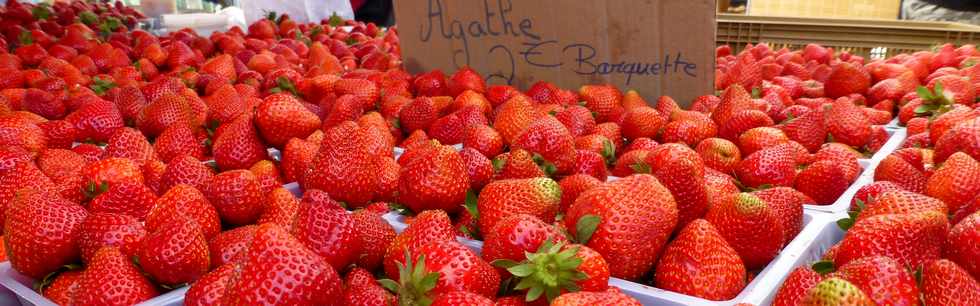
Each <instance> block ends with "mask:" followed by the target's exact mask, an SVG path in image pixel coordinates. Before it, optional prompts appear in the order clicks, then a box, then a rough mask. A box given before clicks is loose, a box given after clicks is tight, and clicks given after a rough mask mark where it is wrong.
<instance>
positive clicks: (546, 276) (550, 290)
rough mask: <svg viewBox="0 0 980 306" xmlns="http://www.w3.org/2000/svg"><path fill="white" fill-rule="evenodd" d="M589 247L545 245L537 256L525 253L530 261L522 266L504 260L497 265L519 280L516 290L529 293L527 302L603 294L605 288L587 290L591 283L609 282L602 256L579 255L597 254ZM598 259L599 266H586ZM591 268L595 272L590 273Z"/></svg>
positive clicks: (536, 253)
mask: <svg viewBox="0 0 980 306" xmlns="http://www.w3.org/2000/svg"><path fill="white" fill-rule="evenodd" d="M582 249H588V247H586V246H583V245H578V244H570V245H566V244H565V243H557V244H553V243H552V242H551V241H545V242H544V243H543V244H541V247H540V248H538V251H537V252H535V253H526V256H527V259H525V260H523V261H521V262H515V261H511V260H506V259H501V260H497V261H495V262H494V265H496V266H498V267H503V268H506V269H507V271H508V272H510V273H511V274H512V275H514V277H515V278H516V279H517V280H518V281H517V285H516V287H515V288H514V289H516V290H527V294H526V295H525V301H528V302H531V301H536V300H538V299H539V298H541V297H542V295H543V296H545V297H546V298H547V299H548V301H549V302H550V301H552V300H554V299H555V298H557V297H558V296H559V295H560V294H562V293H564V292H577V291H583V290H585V291H601V290H604V289H605V287H601V286H600V287H597V288H585V287H583V286H582V284H583V283H586V282H588V281H589V280H590V279H593V278H594V279H599V280H601V279H605V280H608V279H609V270H608V266H606V265H605V260H602V257H601V256H594V257H592V258H583V257H582V256H581V255H579V254H580V253H585V254H595V255H598V253H596V252H595V251H592V250H591V249H588V250H585V252H582ZM590 259H593V260H595V259H597V260H598V261H599V262H600V263H599V264H598V265H587V263H586V261H587V260H590ZM588 268H592V269H591V270H590V269H588Z"/></svg>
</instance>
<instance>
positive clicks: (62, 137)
mask: <svg viewBox="0 0 980 306" xmlns="http://www.w3.org/2000/svg"><path fill="white" fill-rule="evenodd" d="M37 126H38V127H40V128H41V130H44V136H45V137H46V138H47V139H48V148H58V149H69V148H71V145H72V143H73V142H75V138H77V137H78V130H76V129H75V125H73V124H71V123H70V122H68V121H65V120H51V121H47V122H42V123H40V124H38V125H37Z"/></svg>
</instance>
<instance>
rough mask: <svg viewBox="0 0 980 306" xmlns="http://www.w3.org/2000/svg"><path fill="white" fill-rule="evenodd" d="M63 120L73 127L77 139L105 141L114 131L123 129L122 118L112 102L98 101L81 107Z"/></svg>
mask: <svg viewBox="0 0 980 306" xmlns="http://www.w3.org/2000/svg"><path fill="white" fill-rule="evenodd" d="M65 120H66V121H68V122H71V123H72V124H73V125H75V129H77V130H78V139H86V138H91V139H92V140H95V141H107V140H108V139H109V136H110V135H112V132H114V131H115V130H116V129H118V128H121V127H123V125H124V124H123V117H122V115H121V114H120V113H119V110H118V109H117V108H116V106H115V105H113V104H112V102H109V101H104V100H99V101H95V102H92V103H89V104H85V105H83V106H82V107H81V108H79V109H78V110H76V111H74V112H72V113H71V114H68V116H67V117H65Z"/></svg>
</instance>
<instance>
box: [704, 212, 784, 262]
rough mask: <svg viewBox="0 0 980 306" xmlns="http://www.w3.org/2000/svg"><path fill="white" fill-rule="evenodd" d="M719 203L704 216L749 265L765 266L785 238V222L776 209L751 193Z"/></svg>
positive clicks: (773, 256)
mask: <svg viewBox="0 0 980 306" xmlns="http://www.w3.org/2000/svg"><path fill="white" fill-rule="evenodd" d="M716 204H717V205H714V206H712V207H711V208H710V209H709V210H708V214H707V215H706V216H705V219H706V220H708V222H711V224H712V225H714V226H715V227H716V228H717V229H718V232H719V233H721V235H722V236H724V237H725V240H726V241H728V244H729V245H731V246H732V248H734V249H735V250H736V251H737V252H738V254H739V255H740V256H741V257H742V261H744V262H745V267H746V268H748V269H756V268H761V267H764V266H766V265H767V264H768V263H769V261H770V260H772V259H773V258H775V257H776V254H777V253H779V250H780V249H782V247H783V244H784V243H785V241H783V235H784V233H783V228H782V221H781V220H778V219H777V218H778V217H779V216H778V215H777V214H776V213H775V210H774V209H773V208H771V207H769V205H768V204H767V203H766V202H765V201H763V200H762V199H760V198H759V197H757V196H754V195H752V194H748V193H740V194H737V195H732V196H728V197H725V198H724V199H722V200H721V201H719V202H718V203H716Z"/></svg>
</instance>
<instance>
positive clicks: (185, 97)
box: [0, 1, 980, 305]
mask: <svg viewBox="0 0 980 306" xmlns="http://www.w3.org/2000/svg"><path fill="white" fill-rule="evenodd" d="M86 8H87V9H88V10H86ZM22 10H27V11H29V12H32V14H30V16H27V15H24V14H23V13H22V12H21V11H22ZM42 11H48V12H50V13H53V15H57V16H59V17H58V18H57V21H53V20H50V19H48V17H44V16H46V15H44V13H42ZM89 11H92V12H91V13H90V14H85V13H88V12H89ZM130 11H131V10H130V9H128V8H125V7H123V6H121V5H118V4H117V5H116V6H105V5H94V4H87V3H84V2H82V1H74V2H71V3H64V4H61V3H59V4H56V5H53V6H50V7H47V6H33V5H28V4H20V3H17V2H16V1H8V3H7V6H6V8H5V9H3V11H2V12H0V16H2V18H0V23H5V22H12V23H15V25H14V26H16V27H20V28H16V30H11V28H12V27H14V26H11V27H4V30H3V31H2V33H3V37H4V38H5V41H6V42H8V46H9V47H8V48H2V50H10V51H9V52H6V53H0V225H2V227H3V238H4V239H3V240H4V244H3V246H5V247H6V250H7V251H6V254H8V255H9V261H10V265H11V267H13V268H14V269H15V270H16V271H17V272H19V273H21V274H23V275H26V276H28V277H31V278H33V279H36V280H38V284H37V288H39V290H40V292H41V293H42V294H43V295H44V296H45V297H47V298H49V299H51V300H52V301H53V302H55V303H57V304H59V305H72V304H74V305H91V304H99V305H103V304H104V305H128V304H134V303H137V302H140V301H145V300H148V299H151V298H153V297H155V296H157V295H159V294H161V293H165V292H167V291H170V290H172V289H174V288H177V287H181V286H189V287H190V288H189V290H187V292H186V295H185V299H184V303H185V304H186V305H216V304H221V305H259V304H262V305H321V304H323V305H383V304H394V303H396V302H397V303H402V304H411V305H414V304H422V305H494V304H495V303H496V305H525V304H534V305H540V304H547V303H551V304H552V305H594V304H597V303H605V304H614V305H639V302H638V301H636V300H635V299H633V298H632V297H630V296H628V295H626V294H625V293H623V292H620V291H619V289H617V288H615V287H610V286H609V279H610V278H621V279H625V280H628V281H635V282H641V283H647V284H652V285H654V286H657V287H659V288H663V289H666V290H670V291H674V292H678V293H682V294H687V295H691V296H696V297H700V298H704V299H710V300H729V299H732V298H734V297H735V296H736V295H738V294H739V293H740V292H741V291H742V290H743V289H744V288H745V286H746V285H747V284H748V283H749V282H751V280H752V278H753V277H754V275H755V273H757V272H758V271H760V270H761V269H763V268H765V267H766V266H767V265H768V264H769V263H770V262H771V261H772V260H773V259H774V258H775V257H776V256H777V255H778V254H779V252H780V251H781V250H782V248H783V247H784V246H785V245H787V244H789V242H790V241H792V240H793V239H794V238H795V237H796V236H797V234H798V233H799V232H800V230H801V228H802V225H803V205H804V204H814V205H829V204H833V203H834V202H836V201H837V200H838V198H839V197H840V196H841V195H842V194H843V193H844V191H845V189H847V188H848V187H849V186H850V185H851V184H852V183H853V182H855V181H856V180H857V179H858V177H859V176H860V175H861V173H862V171H863V169H862V167H861V165H860V164H859V162H858V160H859V159H864V158H866V157H867V156H869V155H871V154H873V153H874V152H876V151H878V150H879V149H880V148H882V146H883V145H884V144H885V142H886V141H887V140H888V138H889V132H888V130H887V129H886V128H885V125H887V124H889V122H891V121H892V119H893V117H895V115H896V113H898V115H897V116H898V117H900V118H904V116H907V117H908V118H905V119H908V120H902V122H908V124H909V130H910V132H911V131H913V130H914V129H913V125H919V126H920V127H919V128H920V129H921V130H920V131H922V132H925V131H928V133H926V134H927V135H926V136H918V135H919V134H918V133H917V134H916V135H915V136H912V137H910V143H913V140H914V145H910V146H911V147H910V148H908V149H903V150H909V152H910V153H907V154H899V153H896V154H895V156H896V157H895V158H892V157H888V158H886V159H885V161H882V166H880V167H879V168H878V170H877V173H876V176H877V175H878V174H881V178H882V180H894V181H895V183H894V185H896V186H897V188H901V189H904V190H908V191H909V192H913V191H914V192H920V193H923V192H924V193H925V194H926V195H928V196H933V197H936V198H938V199H939V200H938V201H941V202H939V204H943V202H942V201H950V199H951V198H955V199H956V200H957V201H960V200H961V201H960V202H957V203H961V204H957V205H955V206H956V208H959V207H960V206H962V207H976V206H978V205H974V204H965V203H966V202H968V201H969V200H972V198H973V196H974V195H975V193H976V192H975V191H980V190H978V189H977V187H976V186H980V184H976V183H974V182H973V181H968V182H967V181H966V179H968V178H980V175H973V173H972V172H961V171H966V170H961V171H956V172H954V171H945V172H944V171H943V169H946V168H947V167H949V166H948V165H949V164H946V165H944V166H942V167H939V168H937V170H935V171H933V167H932V166H931V165H932V164H933V160H935V161H937V162H941V161H942V160H946V158H943V159H942V160H940V159H938V157H939V156H940V155H939V154H936V155H932V153H931V152H932V150H928V151H929V152H930V153H929V154H928V158H927V157H926V155H927V154H926V153H925V152H926V149H922V148H923V147H928V146H931V144H932V141H930V140H929V139H937V140H938V141H936V149H935V151H936V152H941V151H942V150H940V148H946V149H943V150H947V149H948V150H950V151H949V154H948V155H946V157H948V158H949V160H955V161H958V163H963V164H967V161H966V160H965V158H966V159H969V160H970V161H972V162H973V164H969V165H972V166H969V167H968V166H963V167H967V168H969V169H971V170H970V171H974V170H976V171H980V166H978V165H977V164H976V161H975V160H973V159H972V158H976V156H973V157H972V158H971V157H970V156H968V155H967V154H964V153H954V152H967V153H970V152H972V153H978V154H980V151H971V150H973V149H974V148H973V147H971V145H972V144H973V142H971V141H973V140H974V139H972V138H970V137H969V136H971V135H973V134H970V132H971V131H972V130H970V128H967V127H964V126H965V123H964V124H959V125H957V124H956V123H960V122H980V121H976V120H974V119H976V118H977V117H978V115H973V114H974V112H973V111H972V108H970V106H972V103H973V100H974V99H975V92H974V90H973V80H974V79H975V78H974V74H972V73H971V71H972V70H973V68H966V66H970V64H972V63H973V62H975V60H976V59H975V58H974V56H977V55H980V53H978V52H977V51H976V50H975V48H973V47H972V46H963V47H960V48H958V49H957V48H954V47H953V46H943V47H942V48H941V49H939V50H938V51H935V52H921V53H916V54H913V55H903V56H897V57H895V58H892V59H888V60H885V61H873V62H870V63H865V60H864V59H862V58H860V57H858V56H853V55H850V54H847V53H846V52H842V53H839V54H838V53H835V52H834V51H833V50H831V49H828V48H824V47H821V46H817V45H810V46H807V47H806V48H805V49H803V50H795V51H793V50H788V49H782V50H777V51H774V50H771V49H770V48H769V47H768V46H766V45H764V44H760V45H755V46H751V45H750V46H748V47H747V48H746V49H745V50H744V51H742V52H741V53H739V54H738V55H731V54H730V53H731V49H730V48H729V47H727V46H723V47H720V48H718V50H717V54H718V71H717V74H716V75H717V76H718V77H717V88H718V90H719V92H718V93H717V95H710V94H709V95H704V96H701V97H699V98H697V99H696V100H695V101H692V103H691V106H690V107H689V108H687V109H685V108H682V107H680V106H679V104H678V103H677V102H675V101H674V100H672V99H671V98H670V97H666V96H663V97H659V98H658V99H657V100H656V101H655V103H648V101H647V100H645V99H644V98H643V97H642V96H641V95H640V93H638V92H636V91H632V90H631V91H626V92H622V91H620V90H619V89H618V88H616V87H614V86H609V85H599V84H594V85H583V86H581V87H579V88H577V89H575V90H569V89H564V88H559V87H557V86H555V85H554V84H551V83H548V82H545V81H540V82H537V83H535V84H534V85H533V86H531V88H528V89H527V90H526V91H520V90H518V89H517V88H514V87H512V86H507V85H488V84H487V83H486V81H485V78H484V77H483V76H481V75H480V74H479V73H477V72H476V71H474V70H472V69H469V68H462V69H460V70H458V71H455V72H454V73H452V74H450V75H446V74H445V73H443V72H442V71H430V72H426V73H422V74H418V75H411V74H409V73H407V72H406V71H404V70H403V69H402V67H401V66H402V65H401V58H400V49H399V48H400V47H399V43H398V36H397V29H395V28H389V29H379V28H378V27H376V26H375V25H373V24H364V23H359V22H354V21H343V20H339V19H337V18H331V19H330V20H324V21H323V22H321V23H320V24H301V23H296V22H294V21H293V20H291V19H290V18H289V16H276V15H275V14H270V16H269V18H268V19H264V20H261V21H258V22H255V23H253V24H252V25H250V26H249V28H248V31H247V34H246V31H244V30H242V29H239V28H233V29H231V30H229V31H226V32H216V33H214V34H212V35H211V36H210V37H201V36H199V35H197V34H196V33H195V32H194V31H193V30H189V29H186V30H182V31H178V32H175V33H171V34H169V35H167V36H164V37H156V36H153V35H151V34H149V33H146V32H143V31H139V30H129V29H128V28H127V27H125V26H120V25H119V21H120V20H122V21H123V22H122V23H123V24H124V25H128V24H129V21H128V19H129V17H133V18H137V17H138V15H137V14H129V13H127V12H130ZM66 13H67V14H72V13H74V14H75V15H74V16H76V17H73V18H69V19H67V20H64V21H63V18H62V17H60V16H62V14H66ZM93 14H94V15H93ZM100 14H101V15H100ZM115 15H119V16H123V17H124V18H119V17H114V16H115ZM85 16H87V17H85ZM93 16H94V17H93ZM93 18H94V19H93ZM113 18H115V19H116V21H112V20H113ZM123 19H126V20H123ZM52 23H54V24H56V25H57V26H59V27H55V26H54V25H50V24H52ZM48 28H52V29H58V30H60V31H54V30H52V29H48ZM0 52H3V51H0ZM976 80H977V81H980V75H977V78H976ZM920 85H926V86H920ZM650 105H654V106H650ZM909 109H911V110H909ZM910 112H911V114H910V115H909V113H910ZM977 114H980V113H977ZM929 116H934V117H935V119H934V120H931V121H930V119H926V118H928V117H929ZM912 117H915V118H912ZM952 117H955V118H957V119H951V118H952ZM944 118H945V119H944ZM977 120H980V119H977ZM978 124H980V123H978ZM972 126H975V124H974V125H971V126H970V127H972ZM940 129H941V130H942V131H941V132H936V133H937V134H935V135H933V130H940ZM950 135H957V136H950ZM950 137H956V138H950ZM913 138H915V139H913ZM947 138H949V139H952V140H949V141H943V139H947ZM916 139H917V140H916ZM978 139H980V138H978ZM943 143H945V144H946V145H941V144H943ZM978 145H980V144H978ZM913 150H914V152H918V153H917V154H918V155H916V154H915V153H912V152H913ZM900 152H902V151H900ZM960 156H965V158H964V157H960ZM933 158H936V159H933ZM961 160H962V161H961ZM903 162H904V164H902V163H903ZM887 163H892V164H895V166H894V167H893V168H892V170H882V169H883V168H885V169H888V168H887V167H885V166H886V164H887ZM888 171H890V172H888ZM947 173H948V174H947ZM915 174H918V175H919V176H915ZM978 174H980V173H978ZM885 177H890V178H891V179H886V178H885ZM920 178H921V179H920ZM940 178H942V181H941V182H939V183H935V184H933V183H931V182H932V181H933V180H937V181H939V180H940ZM920 182H921V187H920V185H919V184H920ZM964 182H966V183H964ZM933 185H935V186H943V188H944V189H943V190H939V189H937V190H936V191H934V192H936V193H939V194H942V195H934V194H931V193H930V192H931V191H929V190H930V189H929V186H933ZM967 187H969V188H967ZM914 188H920V189H914ZM934 188H939V187H934ZM967 189H968V190H970V192H972V193H971V194H969V195H968V196H967V195H965V194H966V193H968V192H966V191H964V190H967ZM871 192H872V191H871V190H867V191H865V192H863V193H859V196H864V197H865V198H862V199H864V200H862V201H864V202H862V203H872V202H875V201H877V200H875V201H872V200H871V199H869V197H876V195H877V194H874V195H872V193H871ZM954 194H955V195H954ZM923 197H924V196H923ZM967 197H968V198H967ZM896 203H897V204H896V205H899V206H900V207H898V208H895V209H909V210H912V209H913V208H907V207H906V206H901V205H905V204H904V203H906V202H896ZM933 204H935V203H933ZM862 205H863V204H862ZM930 205H932V204H930ZM944 205H948V206H949V207H946V206H943V212H952V211H953V209H952V208H953V206H954V205H953V204H950V203H948V202H947V203H946V204H944ZM971 205H972V206H971ZM856 207H858V208H860V207H861V206H860V205H856ZM871 207H872V206H871V204H868V205H867V206H865V210H864V212H862V213H861V214H870V212H869V211H873V210H872V209H871ZM883 207H884V206H883ZM936 207H938V205H933V206H929V209H933V208H936ZM915 209H918V208H915ZM974 210H976V209H974ZM391 211H395V212H399V213H401V214H403V215H404V216H403V217H395V214H393V213H390V212H391ZM879 214H881V213H879ZM934 215H937V214H934ZM930 216H931V215H930ZM861 218H863V217H861V215H855V219H857V220H858V221H857V222H854V221H850V222H851V224H852V225H853V226H854V229H853V230H854V231H856V230H857V229H859V228H870V229H866V230H865V231H869V232H873V233H878V234H879V235H888V234H889V233H890V232H887V231H885V229H887V227H886V225H873V226H871V227H869V226H864V225H862V224H865V223H867V221H870V220H872V219H873V218H871V217H869V218H868V220H867V221H864V220H861ZM395 219H398V220H395ZM933 219H937V218H934V217H932V219H929V220H928V221H929V222H933V221H935V220H933ZM943 219H944V220H945V216H944V217H943ZM974 219H976V218H974ZM402 220H403V221H404V223H407V226H406V225H405V224H403V223H401V222H402ZM967 220H969V219H967ZM937 222H938V221H937ZM844 223H847V222H844ZM975 223H976V222H974V224H975ZM937 224H938V223H937ZM402 226H405V228H404V230H401V231H400V232H399V231H396V227H397V228H399V229H401V227H402ZM947 226H948V225H947ZM879 229H881V230H880V231H879ZM852 232H853V231H852ZM920 232H921V233H920ZM954 232H955V227H954ZM915 233H916V234H922V235H933V234H936V233H935V231H931V232H928V233H926V232H924V231H917V232H915ZM968 234H969V233H967V234H962V235H963V236H962V237H961V238H959V239H975V238H973V237H974V236H968ZM849 235H851V234H849ZM896 235H899V234H896ZM901 235H904V234H901ZM943 235H945V232H943ZM462 237H465V238H462ZM901 237H905V236H901ZM930 237H931V236H930ZM878 238H880V236H873V237H872V238H862V239H865V240H859V242H853V243H856V244H862V243H863V242H860V241H874V240H876V239H878ZM867 239H871V240H867ZM882 239H883V238H882ZM475 240H479V241H482V244H480V243H478V242H477V241H475ZM461 241H462V242H461ZM846 241H848V239H847V238H845V242H846ZM856 241H858V240H856ZM916 241H918V240H916ZM971 241H972V240H971ZM846 245H847V244H845V243H842V246H841V247H839V248H838V249H839V250H840V251H839V252H838V254H845V253H846V254H853V255H848V256H852V257H851V259H857V257H858V256H859V255H862V254H864V253H860V252H857V251H845V250H848V249H847V248H846ZM972 245H973V246H975V245H976V244H975V243H974V244H972ZM906 251H908V250H906V249H902V251H900V254H902V255H907V256H915V257H916V258H920V260H918V261H899V264H907V263H922V262H923V261H924V260H925V256H929V254H935V255H936V257H938V253H935V252H933V253H926V252H906ZM974 251H975V250H974ZM848 252H850V253H848ZM896 252H899V251H896ZM963 254H967V255H958V256H962V257H960V258H971V257H969V254H976V253H963ZM885 255H891V253H889V254H885ZM862 256H863V255H862ZM896 256H898V255H896ZM838 258H842V259H843V258H846V257H838ZM895 259H896V260H904V258H895ZM953 261H954V262H957V264H961V265H964V263H962V262H958V261H956V260H953ZM974 261H975V259H969V260H966V262H968V263H971V264H975V263H973V262H974ZM840 263H841V264H843V263H844V262H840ZM902 267H904V266H902ZM862 271H863V270H862ZM927 271H928V270H927ZM861 275H867V274H861ZM875 275H877V274H875ZM974 275H975V274H974ZM967 276H968V277H969V275H967ZM846 281H850V282H857V281H854V280H852V279H847V280H846ZM838 282H840V281H836V280H835V282H834V283H832V284H830V285H824V286H832V287H834V288H837V287H839V286H841V285H838ZM974 283H975V281H974ZM800 287H801V288H802V287H803V286H800ZM808 288H809V287H807V289H808ZM801 292H803V293H799V294H798V295H799V296H805V295H806V294H807V292H809V290H803V289H801ZM814 292H823V291H814ZM815 296H816V297H813V298H810V299H811V300H812V301H813V302H818V301H824V300H825V299H830V298H833V297H832V296H828V295H825V294H819V295H815Z"/></svg>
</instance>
